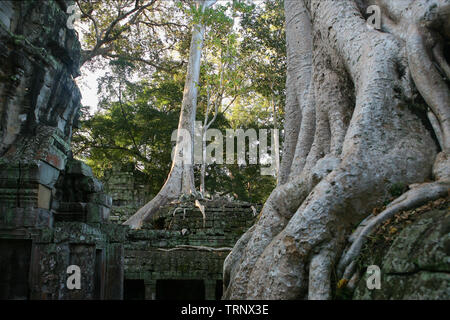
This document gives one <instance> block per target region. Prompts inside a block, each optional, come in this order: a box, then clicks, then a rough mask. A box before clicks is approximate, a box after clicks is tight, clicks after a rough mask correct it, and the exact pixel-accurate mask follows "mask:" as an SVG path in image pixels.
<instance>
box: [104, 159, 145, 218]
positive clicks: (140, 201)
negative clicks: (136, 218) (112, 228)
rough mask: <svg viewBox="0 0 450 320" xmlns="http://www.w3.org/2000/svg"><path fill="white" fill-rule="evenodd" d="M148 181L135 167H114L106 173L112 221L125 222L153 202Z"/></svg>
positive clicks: (105, 179)
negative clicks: (149, 202)
mask: <svg viewBox="0 0 450 320" xmlns="http://www.w3.org/2000/svg"><path fill="white" fill-rule="evenodd" d="M146 179H147V177H146V176H144V175H143V174H142V173H140V172H137V171H136V170H135V169H134V166H125V165H124V166H121V167H114V168H113V169H111V170H110V171H109V172H106V173H105V177H104V179H103V183H104V185H105V190H106V192H107V193H108V194H109V195H111V197H112V208H111V215H110V220H111V221H114V222H117V223H123V222H125V221H126V220H127V219H128V218H129V217H131V216H132V215H133V214H135V213H136V212H137V211H138V210H139V208H141V207H142V206H144V205H145V204H146V203H147V202H148V201H150V200H151V197H152V195H151V194H150V192H149V185H148V182H147V181H146Z"/></svg>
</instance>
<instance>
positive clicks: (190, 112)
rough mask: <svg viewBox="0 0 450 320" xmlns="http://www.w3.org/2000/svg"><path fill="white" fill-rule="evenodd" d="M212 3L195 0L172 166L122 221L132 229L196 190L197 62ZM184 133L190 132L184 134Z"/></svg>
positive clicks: (212, 0) (198, 69) (213, 0)
mask: <svg viewBox="0 0 450 320" xmlns="http://www.w3.org/2000/svg"><path fill="white" fill-rule="evenodd" d="M215 2H216V0H197V1H196V10H197V11H196V13H198V14H197V15H196V16H195V17H194V18H195V19H194V20H195V24H194V27H193V29H192V40H191V46H190V49H189V63H188V69H187V75H186V82H185V87H184V93H183V102H182V106H181V113H180V120H179V124H178V133H177V138H176V139H177V140H176V146H175V150H174V159H173V162H172V168H171V170H170V173H169V176H168V178H167V180H166V182H165V183H164V186H163V187H162V188H161V191H160V192H159V193H158V194H157V195H156V196H155V197H154V198H153V199H152V200H151V201H150V202H149V203H147V204H146V205H145V206H144V207H142V208H141V209H139V210H138V212H136V213H135V214H134V215H133V216H132V217H130V218H129V219H128V220H127V221H125V223H124V224H126V225H129V226H130V227H132V228H140V227H141V226H142V224H143V223H144V222H145V221H146V220H148V219H149V218H150V217H151V216H152V215H153V214H154V213H155V211H156V210H157V209H159V208H160V207H161V206H163V205H164V204H166V203H167V202H169V201H170V200H173V199H177V198H179V197H180V195H182V194H192V193H194V192H195V183H194V167H193V165H194V141H193V139H194V126H195V116H196V110H197V93H198V85H199V78H200V63H201V56H202V47H203V41H204V37H205V27H206V25H205V22H204V20H203V14H204V13H205V9H207V8H209V7H210V6H212V5H213V4H214V3H215ZM186 133H188V134H189V135H186ZM186 139H189V140H190V141H186Z"/></svg>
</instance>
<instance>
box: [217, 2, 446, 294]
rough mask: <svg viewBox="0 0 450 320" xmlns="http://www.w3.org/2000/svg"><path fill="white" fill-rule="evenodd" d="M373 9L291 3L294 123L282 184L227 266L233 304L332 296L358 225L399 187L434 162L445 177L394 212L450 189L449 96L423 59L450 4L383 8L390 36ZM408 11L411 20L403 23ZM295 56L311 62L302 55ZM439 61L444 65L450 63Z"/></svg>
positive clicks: (289, 122)
mask: <svg viewBox="0 0 450 320" xmlns="http://www.w3.org/2000/svg"><path fill="white" fill-rule="evenodd" d="M374 2H375V1H365V0H361V1H358V3H357V2H356V1H354V0H340V1H331V0H299V1H289V0H286V1H285V8H286V32H287V40H288V46H290V47H288V55H289V59H288V64H289V66H288V79H287V95H288V96H287V106H286V108H287V110H286V115H287V116H291V118H287V119H286V126H287V127H288V129H289V131H288V133H287V135H288V136H286V139H285V141H286V143H287V145H285V147H284V150H285V158H284V159H283V164H282V177H283V180H282V184H281V185H279V186H278V187H277V188H276V189H275V190H274V191H273V193H272V194H271V195H270V197H269V199H268V200H267V202H266V204H265V206H264V207H263V209H262V212H261V217H260V219H259V221H257V223H256V224H255V226H254V227H253V228H252V229H250V230H249V231H248V232H247V233H246V234H245V235H244V237H243V238H242V239H241V240H239V241H238V243H237V244H236V246H235V248H233V251H232V252H231V253H230V255H229V256H228V257H227V259H226V261H225V266H224V279H225V280H226V281H224V284H225V293H224V297H225V298H228V299H248V298H250V299H299V298H309V299H328V298H330V295H331V277H332V268H333V265H335V263H336V262H337V261H338V260H339V258H340V254H341V252H343V250H344V247H345V245H346V239H347V238H348V235H349V233H350V231H351V229H352V227H353V226H354V225H356V224H357V223H358V222H359V221H361V220H363V219H364V218H365V217H367V216H368V215H369V214H370V213H371V212H372V210H373V208H375V207H378V206H380V205H381V204H382V203H383V201H385V200H386V199H387V198H388V197H389V192H388V190H389V188H390V186H392V185H393V184H396V183H403V184H415V183H418V184H420V183H424V182H425V181H427V180H428V179H430V178H431V177H432V168H433V163H435V162H436V163H435V165H434V168H433V175H434V179H435V180H438V182H436V184H430V185H423V186H420V187H419V189H415V191H411V192H410V193H407V194H405V196H404V197H403V198H401V199H399V200H398V201H396V202H395V203H393V204H392V207H391V209H390V211H389V212H388V213H386V215H385V217H386V216H389V215H391V214H393V212H395V211H398V210H403V209H405V208H409V207H410V206H415V205H417V204H419V203H421V202H423V201H425V200H427V199H431V198H435V197H438V196H441V195H443V194H445V192H446V191H447V190H448V184H447V183H448V181H449V175H450V174H449V171H450V168H449V161H448V151H447V150H448V149H447V144H448V142H447V141H448V139H447V125H448V120H447V119H448V118H447V115H448V113H449V109H450V106H449V103H448V100H447V99H448V98H447V97H448V94H449V93H448V92H449V91H448V85H447V84H446V83H445V82H444V81H443V80H442V78H439V77H438V76H439V75H440V74H439V73H438V72H437V70H435V69H432V70H424V67H425V68H432V67H433V68H434V66H431V65H428V64H429V63H430V61H431V60H430V59H431V58H430V57H428V58H425V57H424V55H425V54H429V52H433V50H431V49H433V48H435V47H436V45H437V44H438V43H439V40H438V39H439V37H435V36H432V35H430V34H429V33H428V29H427V28H428V27H429V24H427V23H428V22H427V23H425V24H423V23H422V22H423V19H424V17H427V18H426V19H428V20H430V21H432V22H430V23H431V24H433V26H435V27H436V26H440V27H441V28H444V29H445V30H444V31H443V32H442V34H441V36H442V37H449V35H450V32H448V31H450V29H449V30H446V28H447V27H448V26H449V25H450V24H448V23H447V24H446V23H445V22H444V20H443V18H442V17H443V16H444V15H445V14H446V13H448V12H447V10H448V7H447V4H448V2H449V1H447V0H435V1H425V0H423V1H422V0H416V1H414V0H411V1H408V0H405V1H398V2H396V1H395V2H392V1H376V2H377V3H378V4H379V5H380V6H382V9H383V16H382V17H383V18H386V19H384V20H383V21H384V22H383V30H373V29H371V28H369V27H368V26H367V24H366V21H365V19H364V17H363V14H362V11H361V10H364V9H365V8H366V7H367V6H368V5H370V4H373V3H374ZM434 3H436V4H437V6H434V5H433V4H434ZM396 4H397V5H396ZM405 8H406V9H408V10H406V9H405ZM405 12H407V13H408V15H409V16H408V17H402V15H403V14H405ZM430 12H431V13H432V14H429V13H430ZM388 17H389V18H388ZM412 17H413V18H414V19H412ZM421 19H422V20H421ZM426 19H425V20H426ZM428 20H427V21H428ZM418 30H419V31H418ZM418 32H419V34H417V33H418ZM309 39H311V42H310V41H309ZM430 39H432V40H433V41H431V42H430V41H428V40H430ZM447 39H448V38H447ZM430 43H431V46H430ZM292 44H294V45H292ZM295 45H296V46H297V47H296V49H293V48H294V46H295ZM290 50H297V51H298V52H302V53H305V52H309V53H310V56H308V55H305V56H304V57H303V59H301V58H299V59H298V60H296V59H294V58H293V57H295V52H291V51H290ZM439 50H440V49H439V47H437V49H436V50H434V51H436V52H439ZM434 55H435V56H436V55H437V56H438V58H437V59H435V60H436V61H434V62H437V63H438V64H440V65H441V66H442V69H443V70H446V65H445V62H446V61H443V59H444V60H445V56H444V55H442V54H441V55H439V54H434ZM307 57H310V59H311V60H308V58H307ZM439 57H440V58H439ZM308 61H311V62H310V63H309V62H308ZM421 61H422V62H421ZM439 61H440V62H439ZM300 63H303V65H304V66H306V65H309V67H305V68H300V67H299V66H300ZM291 70H296V72H298V73H297V74H296V73H295V72H292V73H289V71H291ZM410 75H411V76H412V79H411V76H410ZM307 79H309V81H306V80H307ZM300 80H304V81H300ZM414 84H415V85H416V87H417V89H415V86H414ZM417 93H420V94H421V95H422V96H423V97H424V99H425V101H426V102H427V104H428V106H429V107H430V110H431V112H432V114H433V116H434V118H433V121H434V126H433V127H434V128H439V130H438V131H440V132H436V135H437V136H441V138H440V139H439V140H442V145H441V148H442V150H443V152H441V154H440V155H439V156H438V157H436V155H437V151H438V143H437V142H436V141H434V140H433V139H432V135H431V132H430V131H428V129H427V128H426V127H425V126H424V124H423V123H422V120H421V119H419V117H418V116H417V115H416V114H415V112H417V111H414V112H413V110H411V109H410V108H409V104H410V98H411V97H413V96H414V94H417ZM299 97H301V98H299ZM421 112H422V114H423V115H426V111H425V110H424V111H421ZM293 121H295V122H296V123H297V127H296V125H295V123H294V122H293ZM435 130H436V129H435ZM297 134H298V136H297V137H296V135H297ZM291 135H292V136H291ZM293 144H295V145H296V147H295V149H294V147H293ZM293 150H294V151H293ZM435 160H436V161H435ZM287 168H288V169H287ZM418 190H422V191H424V192H425V194H424V193H421V192H418ZM436 190H437V191H436ZM379 219H380V221H381V220H382V218H381V217H380V218H379ZM374 223H375V222H374ZM378 223H379V222H378ZM373 227H374V225H371V227H370V228H369V229H366V230H372V229H373ZM367 232H368V231H365V232H363V233H361V235H363V236H367ZM353 238H354V239H356V240H355V241H356V242H357V243H360V242H361V240H359V239H358V236H355V237H353ZM356 242H355V243H356ZM358 246H359V245H358ZM356 251H357V250H351V251H350V252H353V253H354V252H356ZM347 252H348V251H347ZM353 253H352V254H351V257H350V258H348V259H347V260H346V261H345V263H343V265H344V267H345V266H347V265H348V263H351V261H352V259H353V258H354V256H355V255H354V254H353ZM353 278H354V279H355V277H353Z"/></svg>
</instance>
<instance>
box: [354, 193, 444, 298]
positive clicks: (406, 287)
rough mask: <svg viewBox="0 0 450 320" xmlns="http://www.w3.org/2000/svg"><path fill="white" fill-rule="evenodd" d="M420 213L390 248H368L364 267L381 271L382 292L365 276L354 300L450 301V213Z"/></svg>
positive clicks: (395, 237)
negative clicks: (372, 266)
mask: <svg viewBox="0 0 450 320" xmlns="http://www.w3.org/2000/svg"><path fill="white" fill-rule="evenodd" d="M448 204H449V202H448V200H447V202H446V204H444V205H443V206H441V208H440V209H433V210H431V211H427V212H425V213H423V214H420V215H419V216H418V217H417V219H416V220H415V221H414V222H412V223H410V224H409V225H407V226H406V227H405V228H404V229H403V230H401V231H400V232H399V234H398V235H396V236H394V240H393V242H392V244H390V245H388V246H387V247H386V248H381V249H380V248H374V247H371V246H368V247H366V252H367V250H373V251H369V252H367V253H366V254H365V258H364V259H363V262H362V268H363V270H364V268H365V267H367V266H368V265H371V264H376V265H379V266H380V268H381V289H379V290H377V289H373V290H369V289H368V288H367V285H366V281H367V278H368V275H367V274H364V276H363V278H362V279H361V281H360V282H359V284H358V286H357V288H356V290H355V293H354V297H353V298H354V299H420V300H422V299H442V300H448V299H450V211H449V206H448Z"/></svg>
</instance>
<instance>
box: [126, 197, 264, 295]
mask: <svg viewBox="0 0 450 320" xmlns="http://www.w3.org/2000/svg"><path fill="white" fill-rule="evenodd" d="M201 204H202V205H203V206H204V208H205V219H203V214H202V213H201V211H200V209H199V208H198V207H196V206H195V202H194V201H183V202H180V203H173V204H170V205H168V206H165V207H163V208H161V209H160V210H159V211H158V212H157V213H156V214H155V215H154V216H153V220H152V221H151V222H150V223H148V224H146V225H144V228H143V229H142V230H130V231H129V232H128V240H127V242H126V243H125V246H124V248H125V279H126V280H143V281H144V284H145V287H146V294H145V298H146V299H157V298H158V295H157V294H156V293H157V292H166V293H167V292H171V291H170V290H171V289H170V288H162V287H161V286H165V285H168V284H170V283H171V282H165V280H180V281H181V280H193V281H194V280H195V281H203V285H204V290H205V292H204V293H199V295H198V296H202V294H204V296H205V299H207V300H214V299H216V298H218V297H217V291H219V292H221V291H222V284H221V280H222V278H223V276H222V272H223V262H224V260H225V258H226V256H227V255H228V253H229V252H230V250H231V248H232V247H233V246H234V244H235V242H236V241H237V240H238V239H239V237H240V236H241V235H242V234H243V233H244V232H245V231H246V230H247V229H248V228H249V227H250V226H251V225H253V223H254V222H255V219H256V216H255V215H254V211H253V209H252V205H251V204H249V203H244V202H235V201H227V200H213V201H202V202H201ZM255 209H256V210H258V209H259V208H255ZM214 249H216V250H214ZM162 280H164V281H162ZM219 295H220V294H219ZM164 297H165V296H164Z"/></svg>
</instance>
